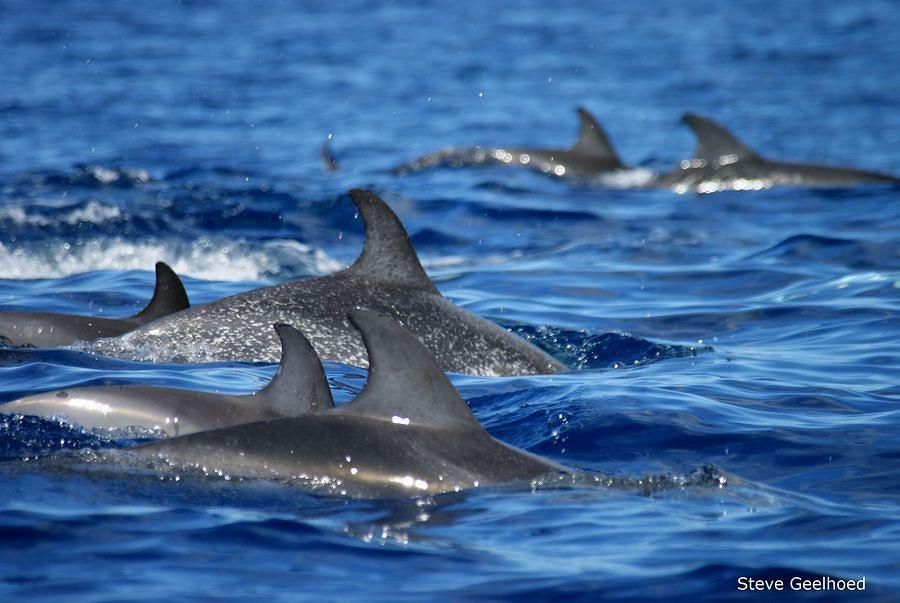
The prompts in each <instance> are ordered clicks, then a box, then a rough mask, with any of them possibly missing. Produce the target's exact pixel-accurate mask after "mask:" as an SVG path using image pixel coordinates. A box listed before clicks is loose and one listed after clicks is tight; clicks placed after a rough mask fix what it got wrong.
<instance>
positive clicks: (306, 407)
mask: <svg viewBox="0 0 900 603" xmlns="http://www.w3.org/2000/svg"><path fill="white" fill-rule="evenodd" d="M275 331H277V332H278V337H279V339H281V362H279V363H278V371H277V372H276V373H275V376H274V377H272V380H271V381H270V382H269V384H268V385H267V386H266V387H265V388H264V389H262V390H260V391H259V392H257V393H256V396H258V397H259V398H260V402H261V403H262V404H266V405H267V406H269V407H270V408H273V409H275V410H277V411H278V412H279V413H281V414H282V415H283V416H285V417H297V416H300V415H308V414H310V413H317V412H322V411H326V410H329V409H332V408H334V400H333V399H332V398H331V390H330V389H329V388H328V380H327V379H326V378H325V370H324V369H323V368H322V362H321V361H320V360H319V357H318V355H316V351H315V349H313V347H312V345H311V344H310V343H309V340H308V339H306V337H304V336H303V334H302V333H301V332H300V331H298V330H297V329H295V328H294V327H292V326H290V325H286V324H281V323H279V324H276V325H275Z"/></svg>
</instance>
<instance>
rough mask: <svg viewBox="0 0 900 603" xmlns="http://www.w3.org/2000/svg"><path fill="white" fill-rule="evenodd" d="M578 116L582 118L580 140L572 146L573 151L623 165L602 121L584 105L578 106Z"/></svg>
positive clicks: (579, 132) (579, 130)
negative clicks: (601, 123)
mask: <svg viewBox="0 0 900 603" xmlns="http://www.w3.org/2000/svg"><path fill="white" fill-rule="evenodd" d="M577 111H578V117H579V118H580V119H581V125H580V126H579V129H578V140H577V141H576V142H575V145H574V146H573V147H572V151H573V152H575V153H579V154H582V155H587V156H590V157H595V158H597V159H604V160H606V161H609V162H614V163H616V164H617V165H620V166H621V165H623V164H622V160H621V159H619V154H618V153H616V150H615V149H614V148H613V146H612V143H610V142H609V137H608V136H607V135H606V131H605V130H604V129H603V126H601V125H600V122H598V121H597V119H596V118H595V117H594V116H593V115H591V114H590V113H589V112H588V110H587V109H585V108H584V107H578V109H577Z"/></svg>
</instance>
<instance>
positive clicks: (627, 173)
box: [597, 168, 656, 189]
mask: <svg viewBox="0 0 900 603" xmlns="http://www.w3.org/2000/svg"><path fill="white" fill-rule="evenodd" d="M654 178H656V172H654V171H653V170H650V169H647V168H628V169H622V170H616V171H614V172H609V173H607V174H601V175H600V176H598V177H597V180H598V181H599V182H600V183H601V184H603V185H604V186H608V187H610V188H623V189H632V188H642V187H645V186H648V185H649V184H650V183H651V182H653V180H654Z"/></svg>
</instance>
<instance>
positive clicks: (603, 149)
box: [392, 107, 628, 178]
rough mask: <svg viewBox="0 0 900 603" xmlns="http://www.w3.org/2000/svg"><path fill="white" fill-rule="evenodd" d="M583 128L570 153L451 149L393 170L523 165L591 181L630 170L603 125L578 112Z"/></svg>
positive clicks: (581, 108)
mask: <svg viewBox="0 0 900 603" xmlns="http://www.w3.org/2000/svg"><path fill="white" fill-rule="evenodd" d="M577 111H578V117H579V118H580V120H581V126H580V129H579V131H578V140H577V141H576V142H575V144H574V145H573V146H572V147H571V148H568V149H541V148H511V147H481V146H476V147H465V148H452V147H451V148H449V149H444V150H442V151H437V152H435V153H430V154H428V155H423V156H422V157H419V158H417V159H414V160H412V161H410V162H409V163H405V164H403V165H401V166H398V167H396V168H394V169H393V170H392V171H393V172H394V173H396V174H405V173H407V172H418V171H421V170H424V169H427V168H431V167H436V166H451V167H464V166H475V165H497V164H499V165H520V166H524V167H527V168H530V169H533V170H537V171H539V172H543V173H545V174H550V175H551V176H565V177H570V178H589V177H592V176H597V175H599V174H604V173H607V172H614V171H617V170H624V169H628V168H627V166H625V164H623V163H622V160H621V159H619V155H618V154H617V153H616V151H615V149H614V148H613V146H612V144H611V143H610V142H609V138H608V137H607V135H606V132H605V131H604V130H603V127H602V126H601V125H600V122H598V121H597V119H596V118H595V117H594V116H593V115H591V114H590V113H589V112H588V110H587V109H585V108H583V107H579V108H578V109H577Z"/></svg>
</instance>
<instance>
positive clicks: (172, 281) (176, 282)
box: [132, 262, 191, 323]
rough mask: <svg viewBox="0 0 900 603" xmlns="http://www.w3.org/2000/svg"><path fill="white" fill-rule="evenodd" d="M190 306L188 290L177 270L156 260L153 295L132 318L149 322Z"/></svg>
mask: <svg viewBox="0 0 900 603" xmlns="http://www.w3.org/2000/svg"><path fill="white" fill-rule="evenodd" d="M190 307H191V302H190V301H188V296H187V292H186V291H185V290H184V285H183V284H182V283H181V279H180V278H178V275H177V274H175V271H174V270H172V269H171V268H169V266H168V265H166V264H164V263H163V262H156V288H155V289H154V290H153V297H152V298H151V299H150V303H148V304H147V306H146V307H145V308H144V309H143V310H141V311H140V312H138V313H137V314H135V315H134V316H132V318H133V319H136V320H138V321H140V322H141V323H147V322H150V321H151V320H156V319H157V318H162V317H163V316H168V315H169V314H172V313H173V312H178V311H179V310H184V309H186V308H190Z"/></svg>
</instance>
